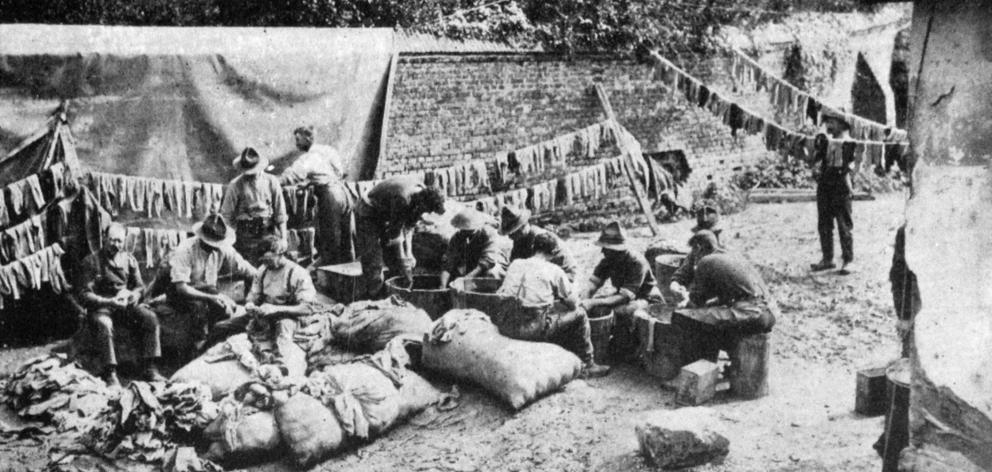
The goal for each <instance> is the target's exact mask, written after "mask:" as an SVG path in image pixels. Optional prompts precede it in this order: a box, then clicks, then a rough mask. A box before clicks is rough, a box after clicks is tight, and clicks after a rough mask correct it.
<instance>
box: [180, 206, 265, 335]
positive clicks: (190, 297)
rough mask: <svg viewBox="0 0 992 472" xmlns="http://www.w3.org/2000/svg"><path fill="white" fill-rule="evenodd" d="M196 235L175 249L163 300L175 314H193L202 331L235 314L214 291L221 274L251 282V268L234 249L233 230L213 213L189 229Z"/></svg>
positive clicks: (224, 297) (229, 303)
mask: <svg viewBox="0 0 992 472" xmlns="http://www.w3.org/2000/svg"><path fill="white" fill-rule="evenodd" d="M193 232H194V233H196V236H194V237H192V238H189V239H187V240H185V241H183V242H182V243H180V244H179V246H176V249H175V251H174V252H173V253H172V257H171V258H170V260H169V284H168V286H167V288H166V300H167V301H168V303H169V305H171V306H172V308H173V309H175V310H176V311H181V312H187V313H191V314H193V315H194V317H195V318H196V319H197V320H198V323H199V324H201V325H202V326H203V328H204V331H206V330H207V328H208V327H210V326H213V325H214V324H215V323H217V322H218V321H221V320H225V319H228V318H230V317H231V316H233V315H234V313H235V308H236V306H237V305H236V304H235V302H234V300H232V299H231V298H230V297H228V296H227V295H225V294H223V293H220V292H219V290H218V286H217V283H218V279H219V278H220V275H221V274H225V275H226V274H231V275H232V276H233V278H234V279H235V280H243V281H245V283H251V280H252V279H253V278H254V277H255V268H254V267H252V266H251V264H249V263H248V261H246V260H245V258H243V257H241V255H240V254H238V252H237V251H235V250H234V247H233V246H232V243H233V242H234V238H235V236H234V231H232V230H231V228H229V227H228V226H227V224H226V223H225V222H224V218H222V217H221V216H220V215H217V214H211V215H208V216H207V217H206V218H204V220H203V222H202V223H197V224H196V225H194V226H193Z"/></svg>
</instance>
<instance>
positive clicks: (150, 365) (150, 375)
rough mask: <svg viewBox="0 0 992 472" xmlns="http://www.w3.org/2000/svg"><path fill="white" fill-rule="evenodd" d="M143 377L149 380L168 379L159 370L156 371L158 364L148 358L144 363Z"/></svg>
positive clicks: (160, 380)
mask: <svg viewBox="0 0 992 472" xmlns="http://www.w3.org/2000/svg"><path fill="white" fill-rule="evenodd" d="M144 377H145V380H147V381H149V382H165V381H166V380H168V379H166V378H165V376H164V375H162V373H161V372H159V371H158V366H157V365H155V361H154V360H151V359H149V360H148V362H147V363H146V365H145V372H144Z"/></svg>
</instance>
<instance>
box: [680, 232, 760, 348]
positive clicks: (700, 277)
mask: <svg viewBox="0 0 992 472" xmlns="http://www.w3.org/2000/svg"><path fill="white" fill-rule="evenodd" d="M689 245H690V246H691V247H692V250H693V251H696V252H697V253H698V254H699V255H700V258H699V262H698V263H697V264H696V270H695V276H694V278H693V282H692V286H691V287H690V289H689V307H688V308H680V309H677V310H675V312H674V313H673V314H672V326H679V327H680V328H681V329H682V333H683V340H684V341H685V342H684V344H683V353H682V354H683V357H682V364H683V365H684V364H689V363H692V362H695V361H697V360H699V359H707V360H710V361H713V362H716V360H717V355H718V354H719V351H720V349H721V348H724V347H726V346H728V345H729V342H730V341H731V340H732V339H733V338H735V337H737V336H742V335H748V334H757V333H767V332H769V331H771V329H772V327H773V326H774V325H775V317H776V314H777V312H778V310H777V307H776V306H775V304H774V302H773V301H772V300H770V298H769V294H768V288H767V286H766V285H765V281H764V279H762V277H761V274H759V273H758V271H757V270H756V269H755V268H754V266H753V265H751V263H749V262H747V261H746V260H744V259H743V258H741V257H740V256H737V255H735V254H731V253H728V252H724V251H723V249H722V248H721V247H720V244H719V242H717V240H716V235H714V234H713V232H711V231H708V230H703V231H699V232H697V233H696V234H695V235H693V236H692V239H690V240H689Z"/></svg>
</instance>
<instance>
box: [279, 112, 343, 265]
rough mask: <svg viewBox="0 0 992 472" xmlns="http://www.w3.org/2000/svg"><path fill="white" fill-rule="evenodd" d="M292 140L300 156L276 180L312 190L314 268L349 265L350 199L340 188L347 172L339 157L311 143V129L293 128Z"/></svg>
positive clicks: (324, 146) (312, 135)
mask: <svg viewBox="0 0 992 472" xmlns="http://www.w3.org/2000/svg"><path fill="white" fill-rule="evenodd" d="M293 138H294V139H295V141H296V148H297V149H299V150H300V151H303V153H304V154H303V155H301V156H300V157H298V158H297V159H296V161H295V162H293V164H292V165H291V166H289V167H288V168H287V169H286V170H285V171H283V173H282V176H281V177H280V181H281V183H282V184H283V185H293V184H297V183H300V182H307V184H308V185H310V186H312V187H313V192H314V195H315V196H316V197H317V215H316V218H315V222H314V223H315V225H314V232H315V234H314V240H315V241H314V242H315V245H316V249H317V260H315V261H314V265H315V266H316V265H326V264H339V263H343V262H350V261H352V260H354V259H355V257H354V254H355V253H354V249H353V248H352V242H351V226H350V219H349V218H348V215H349V212H350V207H351V198H350V197H349V196H348V190H347V189H346V188H345V186H344V178H345V177H347V173H346V172H345V171H344V167H343V165H342V162H341V155H340V154H339V153H338V151H337V150H336V149H334V148H333V147H331V146H328V145H326V144H314V132H313V128H310V127H300V128H296V130H294V131H293Z"/></svg>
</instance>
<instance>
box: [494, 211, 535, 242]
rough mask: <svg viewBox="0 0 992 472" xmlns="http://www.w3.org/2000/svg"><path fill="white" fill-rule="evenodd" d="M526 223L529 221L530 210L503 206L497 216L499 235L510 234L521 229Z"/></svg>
mask: <svg viewBox="0 0 992 472" xmlns="http://www.w3.org/2000/svg"><path fill="white" fill-rule="evenodd" d="M528 221H530V210H528V209H526V208H514V207H511V206H504V207H503V208H502V209H501V210H500V214H499V234H502V235H507V234H512V233H514V232H516V231H517V230H518V229H520V228H523V227H524V225H526V224H527V222H528Z"/></svg>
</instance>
